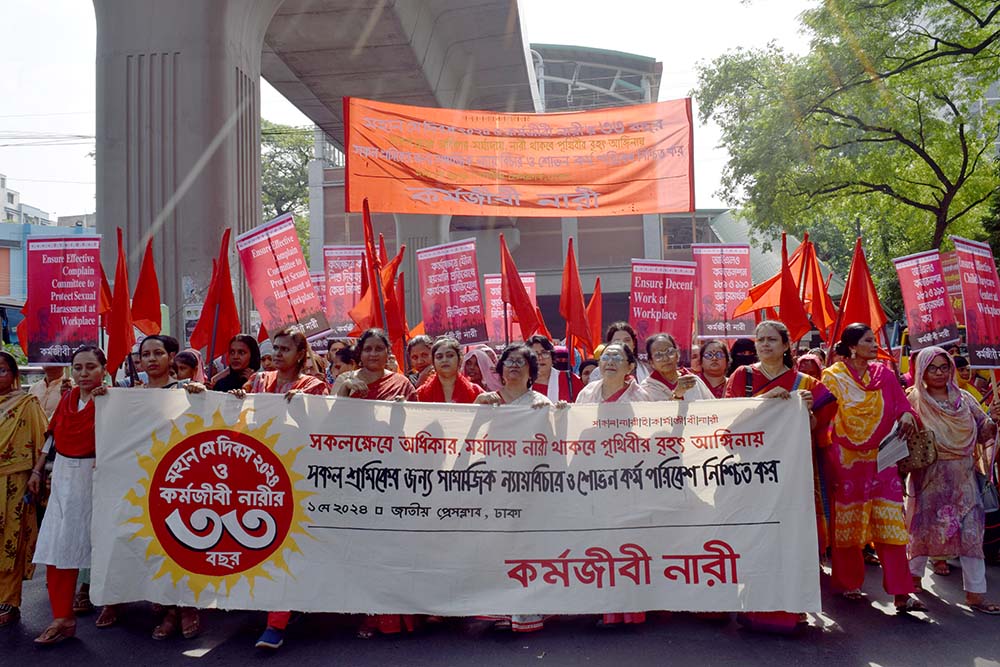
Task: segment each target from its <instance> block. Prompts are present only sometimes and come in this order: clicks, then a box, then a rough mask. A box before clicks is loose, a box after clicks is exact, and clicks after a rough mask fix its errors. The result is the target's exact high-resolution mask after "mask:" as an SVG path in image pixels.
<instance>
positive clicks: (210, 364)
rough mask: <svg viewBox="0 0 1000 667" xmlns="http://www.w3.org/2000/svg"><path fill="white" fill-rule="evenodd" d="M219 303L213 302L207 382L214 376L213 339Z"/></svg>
mask: <svg viewBox="0 0 1000 667" xmlns="http://www.w3.org/2000/svg"><path fill="white" fill-rule="evenodd" d="M219 306H220V304H219V301H218V299H216V301H215V316H214V318H213V319H212V342H211V343H209V348H208V376H207V377H208V380H209V381H210V382H211V380H212V376H213V375H215V338H216V336H218V335H219Z"/></svg>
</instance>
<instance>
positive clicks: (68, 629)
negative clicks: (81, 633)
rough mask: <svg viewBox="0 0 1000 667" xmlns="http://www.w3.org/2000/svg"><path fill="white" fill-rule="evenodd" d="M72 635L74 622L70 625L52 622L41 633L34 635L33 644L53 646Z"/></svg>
mask: <svg viewBox="0 0 1000 667" xmlns="http://www.w3.org/2000/svg"><path fill="white" fill-rule="evenodd" d="M74 636H76V623H73V624H72V625H63V624H61V623H53V624H52V625H50V626H49V627H47V628H45V631H44V632H43V633H42V634H40V635H38V636H37V637H35V644H36V645H38V646H53V645H55V644H58V643H60V642H63V641H66V640H67V639H69V638H71V637H74Z"/></svg>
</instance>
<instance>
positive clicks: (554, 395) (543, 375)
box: [525, 334, 583, 403]
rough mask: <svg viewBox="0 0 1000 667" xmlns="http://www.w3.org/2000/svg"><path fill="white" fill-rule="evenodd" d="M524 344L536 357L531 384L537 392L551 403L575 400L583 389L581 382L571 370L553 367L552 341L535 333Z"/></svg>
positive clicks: (553, 351)
mask: <svg viewBox="0 0 1000 667" xmlns="http://www.w3.org/2000/svg"><path fill="white" fill-rule="evenodd" d="M525 344H526V345H527V346H528V347H530V348H531V349H532V350H533V351H534V353H535V356H536V357H537V358H538V377H537V378H536V379H535V382H534V384H532V385H531V386H532V388H533V389H534V390H535V391H537V392H538V393H540V394H545V395H546V396H548V398H549V400H550V401H552V402H553V403H555V402H557V401H566V402H567V403H572V402H573V401H574V400H576V397H577V396H578V395H579V393H580V390H581V389H583V382H582V381H581V380H580V378H579V377H577V375H576V373H573V372H572V371H560V370H556V369H555V368H553V365H552V362H553V357H554V355H555V346H554V345H553V344H552V341H550V340H549V339H548V338H546V337H545V336H542V335H540V334H535V335H534V336H532V337H531V338H529V339H528V340H527V342H526V343H525Z"/></svg>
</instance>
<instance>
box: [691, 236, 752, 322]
mask: <svg viewBox="0 0 1000 667" xmlns="http://www.w3.org/2000/svg"><path fill="white" fill-rule="evenodd" d="M691 250H692V251H693V252H694V262H695V264H696V265H697V274H696V275H697V280H695V285H696V290H695V294H696V299H697V304H698V307H697V312H698V338H702V339H707V338H752V337H753V333H754V317H753V315H743V316H741V317H738V318H735V319H734V318H733V312H734V311H735V310H736V307H737V306H739V305H740V303H742V302H743V300H744V299H745V298H747V292H749V291H750V287H751V286H752V285H753V275H752V274H751V272H750V246H748V245H726V244H721V243H695V244H694V245H693V246H691Z"/></svg>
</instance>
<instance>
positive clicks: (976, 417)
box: [906, 347, 1000, 614]
mask: <svg viewBox="0 0 1000 667" xmlns="http://www.w3.org/2000/svg"><path fill="white" fill-rule="evenodd" d="M907 398H909V399H910V404H911V405H912V406H913V408H914V409H915V410H916V411H917V416H918V417H919V418H920V421H921V423H922V425H923V427H924V428H925V429H928V430H930V431H931V432H932V433H934V439H935V446H936V448H937V452H938V457H937V461H935V462H934V463H932V464H930V465H929V466H927V467H926V468H923V469H920V470H915V471H913V472H912V473H910V479H909V487H910V488H909V493H908V494H907V499H906V518H907V522H908V525H909V530H910V544H909V546H908V548H907V551H908V553H909V556H910V574H912V575H913V585H914V586H915V587H916V588H917V590H921V586H920V579H921V577H923V574H924V570H925V568H926V567H927V559H928V558H942V559H945V558H954V557H956V556H958V558H959V560H961V562H962V588H964V589H965V603H966V604H967V605H968V606H969V607H971V608H972V609H974V610H975V611H979V612H982V613H984V614H1000V606H998V605H996V604H994V603H992V602H987V601H986V600H985V594H986V561H985V560H984V558H983V533H984V531H985V518H986V515H985V512H984V511H983V501H982V498H980V495H979V488H978V487H977V485H976V476H975V470H976V461H975V458H976V457H975V454H976V450H977V447H976V445H977V443H982V442H989V441H990V440H992V438H993V437H994V436H995V435H996V430H997V429H996V424H994V423H993V420H992V419H990V418H989V417H987V416H986V413H985V412H983V410H982V408H980V407H979V405H978V403H977V402H976V399H975V397H973V396H972V395H970V394H968V393H966V392H965V391H963V390H962V389H960V388H959V386H958V384H957V383H956V381H955V361H954V359H953V358H952V357H951V356H950V355H949V354H948V353H947V352H946V351H945V350H944V349H942V348H940V347H928V348H924V349H923V350H921V351H920V354H918V355H917V368H916V373H915V374H914V384H913V387H912V388H911V389H910V390H909V392H908V394H907Z"/></svg>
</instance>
